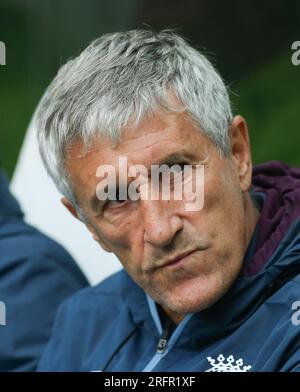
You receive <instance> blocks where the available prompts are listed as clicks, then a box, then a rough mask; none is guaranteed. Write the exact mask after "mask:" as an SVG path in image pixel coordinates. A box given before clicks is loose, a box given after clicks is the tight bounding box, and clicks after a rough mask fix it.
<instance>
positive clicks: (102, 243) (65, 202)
mask: <svg viewBox="0 0 300 392" xmlns="http://www.w3.org/2000/svg"><path fill="white" fill-rule="evenodd" d="M61 202H62V204H63V205H64V206H65V207H66V208H67V210H68V211H69V212H70V213H71V214H72V215H73V216H74V217H75V218H76V219H78V220H80V221H81V222H82V220H81V219H80V216H79V215H78V212H77V210H76V208H75V207H74V206H73V204H72V203H71V202H70V200H69V199H67V198H66V197H62V198H61ZM84 223H85V225H86V227H87V229H88V230H89V231H90V232H91V233H92V236H93V238H94V240H95V241H96V242H98V244H99V245H100V246H101V248H102V249H103V250H105V251H106V252H112V250H111V249H110V247H109V246H108V245H107V244H106V243H105V241H104V240H103V239H102V238H100V237H99V236H98V235H97V233H96V232H95V230H94V228H93V227H92V225H91V224H89V223H87V222H84Z"/></svg>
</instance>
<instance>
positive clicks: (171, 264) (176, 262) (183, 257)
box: [160, 249, 199, 269]
mask: <svg viewBox="0 0 300 392" xmlns="http://www.w3.org/2000/svg"><path fill="white" fill-rule="evenodd" d="M198 250H199V249H193V250H191V251H188V252H185V253H182V254H180V255H178V256H176V257H174V258H173V259H169V260H167V261H166V262H165V263H164V264H163V265H162V266H161V267H160V268H169V269H171V268H178V267H180V266H181V265H182V264H183V263H185V262H186V261H187V260H188V258H189V256H191V255H192V254H194V253H195V252H197V251H198Z"/></svg>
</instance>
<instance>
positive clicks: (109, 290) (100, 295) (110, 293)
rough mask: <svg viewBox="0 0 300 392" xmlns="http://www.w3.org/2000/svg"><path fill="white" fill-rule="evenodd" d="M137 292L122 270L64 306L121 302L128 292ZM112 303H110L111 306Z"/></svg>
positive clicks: (79, 293)
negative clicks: (109, 300)
mask: <svg viewBox="0 0 300 392" xmlns="http://www.w3.org/2000/svg"><path fill="white" fill-rule="evenodd" d="M135 289H137V290H139V289H138V288H137V285H136V284H135V283H134V282H133V280H132V279H131V277H130V276H129V275H128V274H127V272H126V271H125V270H124V268H122V269H121V270H120V271H118V272H115V273H114V274H112V275H110V276H108V277H107V278H106V279H104V280H103V281H101V282H100V283H98V284H97V285H94V286H89V287H87V288H84V289H82V290H80V291H78V292H77V293H75V294H74V295H72V296H71V297H70V298H68V299H67V300H66V301H65V305H70V304H71V305H72V306H74V305H75V304H76V305H78V306H80V305H83V306H84V307H86V305H89V306H91V305H93V304H94V305H96V306H99V303H100V302H99V301H101V299H102V300H104V301H106V300H108V298H109V297H110V299H111V300H113V299H115V300H120V301H121V300H122V299H124V298H125V297H126V293H128V290H135ZM111 303H112V302H110V304H111Z"/></svg>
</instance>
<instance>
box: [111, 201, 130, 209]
mask: <svg viewBox="0 0 300 392" xmlns="http://www.w3.org/2000/svg"><path fill="white" fill-rule="evenodd" d="M127 201H128V200H108V201H107V202H106V203H105V208H119V207H122V206H123V205H125V204H126V203H127Z"/></svg>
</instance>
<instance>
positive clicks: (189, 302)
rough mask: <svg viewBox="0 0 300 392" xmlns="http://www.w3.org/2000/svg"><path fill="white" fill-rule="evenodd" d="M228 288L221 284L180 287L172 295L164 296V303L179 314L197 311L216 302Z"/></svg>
mask: <svg viewBox="0 0 300 392" xmlns="http://www.w3.org/2000/svg"><path fill="white" fill-rule="evenodd" d="M227 289H228V287H227V286H226V287H224V286H223V285H219V284H217V285H216V284H214V285H213V284H211V285H202V286H199V284H194V285H189V286H186V287H178V288H176V290H175V291H174V292H173V293H172V294H171V295H168V294H167V295H166V296H164V299H165V300H166V301H165V303H164V304H163V305H164V306H166V307H168V308H170V309H171V310H173V311H174V312H176V313H179V314H188V313H197V312H201V311H203V310H205V309H207V308H209V307H210V306H212V305H213V304H214V303H216V302H217V301H218V300H219V299H220V298H221V297H222V296H223V295H224V294H225V292H226V291H227Z"/></svg>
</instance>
